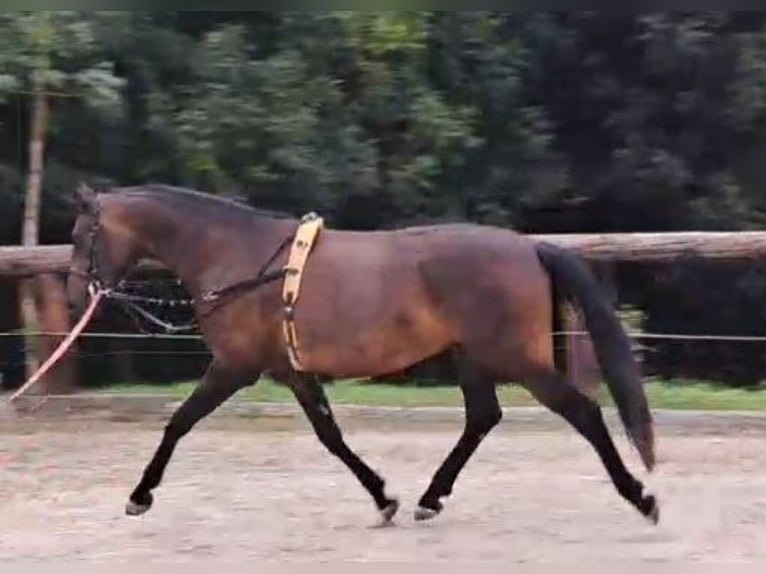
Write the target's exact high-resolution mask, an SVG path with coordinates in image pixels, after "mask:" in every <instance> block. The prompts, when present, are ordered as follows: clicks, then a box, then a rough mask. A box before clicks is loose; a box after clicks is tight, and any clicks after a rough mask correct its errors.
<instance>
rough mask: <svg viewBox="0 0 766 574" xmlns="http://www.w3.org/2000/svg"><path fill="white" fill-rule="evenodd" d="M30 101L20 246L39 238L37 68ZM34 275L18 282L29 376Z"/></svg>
mask: <svg viewBox="0 0 766 574" xmlns="http://www.w3.org/2000/svg"><path fill="white" fill-rule="evenodd" d="M33 91H34V101H33V106H32V119H31V125H30V137H29V172H28V174H27V190H26V196H25V202H24V221H23V226H22V237H21V242H22V245H24V246H35V245H37V244H38V242H39V227H40V195H41V188H42V178H43V162H44V155H45V137H46V132H47V128H48V97H47V95H46V93H45V72H44V70H42V69H38V70H37V71H36V72H35V74H34V77H33ZM34 281H35V280H34V279H25V280H23V281H21V283H20V284H19V294H20V299H21V300H20V304H21V320H22V325H23V328H24V333H25V342H26V344H25V347H26V375H27V377H30V376H31V375H32V374H33V373H34V372H35V370H37V367H38V365H39V359H40V358H39V357H37V356H36V353H35V351H34V349H35V346H36V345H35V344H34V335H31V333H32V332H34V331H36V330H37V327H38V318H37V308H36V306H35V285H34Z"/></svg>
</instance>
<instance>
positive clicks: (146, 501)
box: [125, 360, 260, 516]
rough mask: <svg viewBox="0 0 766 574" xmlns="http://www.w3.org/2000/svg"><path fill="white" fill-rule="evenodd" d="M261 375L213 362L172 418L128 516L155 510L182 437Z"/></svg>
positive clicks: (132, 495) (127, 508)
mask: <svg viewBox="0 0 766 574" xmlns="http://www.w3.org/2000/svg"><path fill="white" fill-rule="evenodd" d="M259 376H260V375H259V374H257V373H256V374H253V373H252V372H248V373H245V372H240V371H237V370H235V369H231V368H227V367H225V366H224V365H222V364H221V363H220V362H218V361H216V360H213V362H212V363H211V364H210V366H209V367H208V369H207V372H206V373H205V376H204V377H203V379H202V381H201V382H200V384H199V385H197V387H196V388H195V389H194V391H192V393H191V394H190V395H189V396H188V397H187V398H186V400H185V401H184V402H183V403H182V404H181V405H180V406H179V407H178V409H177V410H176V412H175V413H173V415H172V416H171V417H170V420H169V421H168V424H167V425H166V426H165V430H164V433H163V435H162V440H161V442H160V444H159V446H158V447H157V450H156V451H155V453H154V456H153V457H152V459H151V461H150V462H149V464H148V465H147V466H146V468H145V470H144V473H143V476H142V477H141V481H140V482H139V483H138V485H137V486H136V488H135V490H133V493H132V494H131V495H130V499H129V500H128V504H127V506H126V507H125V512H126V513H127V514H129V515H132V516H136V515H139V514H143V513H144V512H146V511H147V510H149V509H150V508H151V506H152V501H153V497H152V490H153V489H155V488H156V487H157V486H159V484H160V481H161V480H162V475H163V473H164V472H165V467H167V465H168V462H169V461H170V457H171V455H172V454H173V450H174V449H175V447H176V444H178V441H179V440H180V439H181V437H183V436H184V435H185V434H186V433H188V432H189V431H190V430H191V429H192V427H193V426H194V425H195V424H196V423H197V422H199V421H200V420H201V419H203V418H204V417H206V416H207V415H208V414H210V413H211V412H213V411H214V410H215V409H216V408H217V407H218V406H219V405H221V404H222V403H223V402H225V401H226V400H227V399H228V398H229V397H231V396H232V395H233V394H234V393H236V392H237V391H238V390H239V389H241V388H243V387H246V386H248V385H250V384H253V383H254V382H255V381H257V379H258V377H259Z"/></svg>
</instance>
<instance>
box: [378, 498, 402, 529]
mask: <svg viewBox="0 0 766 574" xmlns="http://www.w3.org/2000/svg"><path fill="white" fill-rule="evenodd" d="M398 511H399V501H398V500H396V499H393V500H391V501H390V502H389V503H388V505H387V506H386V507H385V508H383V509H382V510H381V511H380V519H381V523H382V524H388V523H389V522H391V520H392V519H393V518H394V516H395V515H396V513H397V512H398Z"/></svg>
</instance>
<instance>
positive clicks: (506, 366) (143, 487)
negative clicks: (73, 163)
mask: <svg viewBox="0 0 766 574" xmlns="http://www.w3.org/2000/svg"><path fill="white" fill-rule="evenodd" d="M76 197H77V202H78V205H79V213H78V217H77V221H76V222H75V226H74V229H73V233H72V241H73V244H74V250H73V255H72V261H71V269H70V275H69V280H68V295H69V298H70V303H71V304H72V307H73V309H74V310H75V312H77V311H78V310H79V311H80V312H81V310H82V308H83V306H84V304H85V302H86V300H87V296H88V292H89V289H93V288H100V289H109V288H113V287H114V286H115V285H117V283H118V281H119V280H120V278H122V277H124V276H125V275H126V274H127V273H128V272H129V271H130V270H131V268H133V266H134V265H135V264H136V263H137V262H138V261H139V260H140V259H142V258H151V259H156V260H159V261H160V262H162V263H163V264H164V265H166V266H167V267H168V268H169V269H170V270H172V271H173V272H174V273H175V274H176V275H177V276H178V277H179V279H180V280H181V281H182V282H183V284H184V285H185V287H186V289H187V290H188V291H189V293H190V294H191V296H192V297H193V298H194V299H195V301H196V303H195V313H196V314H197V317H198V320H199V326H200V329H201V332H202V336H203V338H204V341H205V344H206V345H207V346H208V348H209V349H210V351H211V353H212V356H213V358H212V361H211V363H210V365H209V367H208V369H207V372H206V373H205V375H204V378H203V379H202V381H201V382H200V384H199V385H198V386H197V387H196V388H195V390H194V391H193V392H192V393H191V394H190V396H189V397H187V398H186V400H185V401H184V402H183V403H182V405H181V406H180V407H179V408H178V410H177V411H176V412H175V413H174V414H173V415H172V417H171V418H170V420H169V421H168V423H167V425H166V426H165V429H164V432H163V435H162V439H161V441H160V443H159V445H158V447H157V449H156V451H155V453H154V455H153V457H152V458H151V460H150V461H149V463H148V465H147V466H146V468H145V469H144V472H143V475H142V477H141V479H140V481H139V482H138V484H137V485H136V487H135V489H134V490H133V492H132V493H131V495H130V497H129V501H128V503H127V506H126V512H127V513H128V514H130V515H137V514H141V513H144V512H146V511H147V510H149V508H150V507H151V505H152V502H153V497H152V491H153V490H154V489H155V488H156V487H157V486H158V485H159V484H160V481H161V479H162V475H163V472H164V470H165V468H166V466H167V464H168V462H169V460H170V458H171V456H172V453H173V450H174V449H175V447H176V445H177V443H178V441H179V440H180V439H181V438H182V437H183V436H184V435H185V434H186V433H188V432H189V431H190V430H191V429H192V427H193V426H194V425H195V424H196V423H197V422H198V421H200V420H201V419H202V418H203V417H205V416H206V415H208V414H209V413H211V412H212V411H213V410H214V409H216V408H217V407H218V406H219V405H221V404H222V403H223V402H224V401H226V400H227V399H228V398H229V397H231V396H232V395H233V394H234V393H236V392H237V391H238V390H239V389H242V388H243V387H245V386H247V385H251V384H254V383H255V382H256V381H257V380H258V379H259V378H260V376H261V375H268V376H270V377H272V378H273V379H275V380H278V381H281V382H283V383H285V384H286V385H288V386H289V388H290V389H291V390H292V392H293V393H294V395H295V397H296V399H297V401H298V403H299V404H300V405H301V407H302V408H303V410H304V412H305V414H306V416H307V418H308V420H309V421H310V423H311V425H312V427H313V429H314V431H315V432H316V435H317V437H318V439H319V441H321V443H322V444H323V445H324V446H325V447H326V448H327V450H329V451H330V453H332V454H333V455H335V456H336V457H338V458H339V459H340V460H341V461H343V462H344V463H345V464H346V466H347V467H348V468H349V469H350V471H351V472H353V473H354V475H355V476H356V477H357V479H358V480H359V482H360V483H361V484H362V485H363V486H364V488H365V489H366V490H367V491H368V492H369V494H370V495H371V496H372V498H373V500H374V502H375V505H376V506H377V509H378V510H379V511H380V513H381V515H382V516H383V519H384V520H390V519H391V518H392V517H393V516H394V514H395V513H396V511H397V510H398V507H399V503H398V501H397V500H396V498H393V497H389V495H388V494H387V493H386V490H385V481H384V480H383V478H382V477H381V476H380V475H379V474H378V473H377V472H375V471H374V470H372V469H371V468H370V467H369V466H368V465H367V463H365V462H364V461H363V460H362V459H361V458H360V457H359V456H358V455H357V454H356V453H355V452H354V451H353V450H352V449H351V448H350V447H349V446H348V444H347V443H346V442H345V440H344V437H343V435H342V433H341V430H340V429H339V427H338V425H337V424H336V422H335V420H334V418H333V414H332V411H331V409H330V405H329V404H328V401H327V398H326V396H325V394H324V391H323V388H322V386H321V384H320V383H319V382H317V381H318V379H317V377H325V378H341V377H366V376H380V375H385V374H389V373H394V372H398V371H400V370H402V369H405V368H407V367H408V366H410V365H413V364H416V363H418V362H421V361H424V360H427V359H428V358H429V357H434V356H436V355H438V354H440V353H444V352H449V353H452V356H453V357H454V360H455V364H456V368H457V369H458V372H459V374H460V380H459V385H460V388H461V390H462V393H463V397H464V401H465V412H466V418H465V426H464V429H463V432H462V435H461V436H460V438H459V440H458V441H457V444H456V445H455V447H454V448H453V450H452V451H451V452H449V454H448V455H447V456H446V458H445V460H444V461H443V463H442V465H441V466H440V467H439V468H438V469H437V470H436V472H435V474H434V475H433V477H432V480H431V482H430V484H429V486H428V487H427V489H426V490H425V492H424V493H423V494H422V497H421V498H420V500H419V504H418V509H417V510H416V513H415V518H416V519H418V520H423V519H428V518H432V517H434V516H436V515H437V514H439V512H441V510H442V501H441V499H442V498H444V497H446V496H448V495H449V494H451V492H452V488H453V485H454V483H455V480H456V478H457V476H458V474H459V473H460V471H461V470H462V468H463V467H464V465H465V464H466V463H467V461H468V459H469V458H470V457H471V455H472V454H473V452H474V451H475V450H476V448H477V447H478V446H479V444H480V443H481V441H482V440H483V439H484V437H485V436H486V435H487V433H489V432H490V430H491V429H492V428H493V427H494V426H495V425H497V424H498V422H499V421H500V419H501V416H502V411H501V408H500V406H499V404H498V400H497V396H496V392H495V388H496V384H498V383H503V382H511V381H517V382H519V383H520V384H522V385H523V386H524V387H525V388H526V389H528V390H529V391H530V393H531V394H532V395H533V396H534V397H535V398H536V399H537V400H538V401H539V402H540V403H541V404H543V405H545V406H546V407H547V408H549V409H550V410H551V411H553V412H554V413H557V414H558V415H560V416H561V417H563V419H565V420H566V421H568V423H569V424H570V425H571V426H573V427H574V428H575V429H576V430H577V431H578V432H579V433H580V434H581V435H582V436H583V437H584V438H585V439H586V440H587V441H588V442H589V443H590V444H591V445H592V447H593V448H594V449H595V450H596V452H597V454H598V456H599V458H600V459H601V461H602V463H603V465H604V467H605V469H606V471H607V473H608V474H609V476H610V478H611V480H612V482H613V484H614V487H615V488H616V490H617V491H618V492H619V494H620V495H621V496H622V497H624V498H625V499H626V500H627V501H628V502H630V503H631V504H632V505H633V506H634V507H635V508H636V509H638V511H639V512H640V513H641V514H643V515H644V516H645V517H647V518H648V519H650V520H651V521H653V522H655V523H656V522H657V521H658V518H659V509H658V505H657V502H656V500H655V498H654V496H652V495H650V494H645V493H644V486H643V485H642V483H641V482H639V481H638V480H637V479H636V478H635V477H634V476H633V475H632V474H631V473H630V471H629V470H628V469H627V468H626V467H625V464H624V463H623V461H622V459H621V458H620V455H619V453H618V451H617V449H616V447H615V445H614V443H613V442H612V439H611V437H610V435H609V431H608V429H607V427H606V425H605V422H604V419H603V418H602V413H601V409H600V408H599V406H598V405H597V404H596V403H595V402H593V401H592V400H591V399H589V398H588V397H586V396H585V395H583V394H581V393H580V392H578V390H577V389H576V388H575V387H574V386H573V385H572V384H570V383H569V382H568V381H567V380H566V379H565V378H564V376H563V375H562V371H561V369H559V368H557V364H556V360H555V353H554V344H553V336H552V332H553V331H554V329H555V323H556V320H555V318H556V316H557V313H556V309H557V308H558V305H560V304H561V302H562V301H563V300H567V301H571V302H574V303H575V304H576V305H578V306H579V308H580V309H581V310H582V311H583V314H584V317H585V321H586V325H587V328H588V331H589V333H590V335H591V337H592V339H593V341H594V345H595V349H596V354H597V358H598V361H599V365H600V368H601V370H602V372H603V374H604V377H605V380H606V382H607V385H608V388H609V389H610V392H611V394H612V396H613V397H614V400H615V403H616V405H617V408H618V411H619V414H620V417H621V420H622V422H623V425H624V427H625V429H626V431H627V434H628V437H629V438H630V440H631V442H632V444H633V445H634V446H635V447H636V449H637V450H638V452H639V454H640V456H641V459H642V461H643V463H644V465H645V466H646V468H647V469H648V470H649V471H651V470H652V468H653V466H654V463H655V454H654V431H653V423H652V417H651V414H650V411H649V407H648V405H647V400H646V397H645V395H644V390H643V387H642V383H641V379H640V376H639V372H638V369H637V366H636V364H635V362H634V359H633V356H632V353H631V349H630V344H629V340H628V337H627V336H626V333H625V332H624V331H623V329H622V327H621V325H620V322H619V321H618V319H617V317H616V315H615V313H614V311H613V309H612V307H611V306H610V304H609V303H608V299H607V298H606V297H605V295H604V293H603V292H602V290H601V288H600V286H599V284H598V282H597V281H596V279H595V278H594V276H593V275H592V274H591V273H590V271H589V270H588V268H587V267H586V266H585V264H584V263H582V262H581V261H580V260H579V259H577V258H576V257H574V256H573V255H571V254H569V253H568V252H566V251H564V250H562V249H560V248H558V247H555V246H552V245H548V244H544V243H536V242H534V241H532V240H530V239H529V238H527V237H524V236H522V235H520V234H517V233H515V232H513V231H509V230H505V229H500V228H494V227H487V226H480V225H471V224H449V225H433V226H420V227H410V228H402V229H397V230H393V231H375V232H351V231H343V230H336V229H329V228H328V229H324V230H322V231H321V233H320V235H319V238H318V240H317V243H316V245H315V247H314V250H313V252H312V253H311V255H310V257H309V259H308V263H307V266H306V268H305V272H304V275H303V287H302V292H301V298H300V299H299V300H298V303H297V306H296V308H295V310H294V320H295V325H296V328H297V332H298V334H299V338H300V346H299V348H300V350H301V357H302V361H303V364H304V365H305V370H304V371H296V370H295V369H294V368H293V367H292V365H291V363H290V361H289V360H288V358H289V357H288V354H287V351H286V345H285V340H284V337H283V331H282V329H281V325H282V318H283V312H284V307H283V302H282V298H281V287H280V285H281V281H279V280H277V281H273V282H270V283H265V284H262V285H260V286H258V287H253V288H251V289H245V290H243V291H242V292H240V293H238V294H237V295H236V296H233V297H230V298H229V299H228V300H226V301H225V302H223V304H220V305H218V306H217V307H216V308H215V309H214V310H213V311H211V312H203V311H204V307H205V294H206V293H208V292H210V291H211V290H216V289H221V288H226V287H227V286H231V285H236V284H238V283H240V282H242V281H247V280H249V279H251V278H252V277H253V276H254V275H255V274H256V272H257V271H258V270H259V269H262V268H264V265H265V264H266V263H267V262H269V260H270V258H273V263H271V265H272V268H275V269H278V268H279V267H280V266H283V265H284V264H285V261H286V257H287V254H286V252H284V251H282V252H280V246H283V245H284V244H285V241H289V239H290V237H291V236H292V235H293V234H294V233H295V231H296V228H297V227H298V223H299V222H298V220H297V219H294V218H291V217H287V216H286V217H275V216H273V215H271V214H267V213H265V212H261V211H259V210H255V209H252V208H250V207H247V206H244V205H241V204H239V203H236V202H233V201H229V200H225V199H222V198H218V197H214V196H211V195H207V194H203V193H199V192H195V191H192V190H184V189H178V188H173V187H168V186H162V185H146V186H138V187H125V188H115V189H113V190H110V192H109V193H100V194H96V193H95V192H94V191H92V190H90V189H89V188H87V187H81V188H80V189H78V191H77V193H76ZM275 254H276V256H275Z"/></svg>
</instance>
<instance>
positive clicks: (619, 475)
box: [522, 373, 659, 524]
mask: <svg viewBox="0 0 766 574" xmlns="http://www.w3.org/2000/svg"><path fill="white" fill-rule="evenodd" d="M522 384H523V385H524V386H525V387H526V388H527V389H528V390H529V392H530V393H532V395H533V396H534V397H535V398H536V399H537V400H538V401H540V403H542V404H543V405H545V406H546V407H548V408H549V409H550V410H551V411H553V412H554V413H556V414H558V415H559V416H561V417H562V418H564V419H565V420H566V421H567V422H568V423H569V424H570V425H572V426H573V427H574V428H575V429H576V430H577V431H578V432H579V433H580V434H581V435H582V436H584V437H585V439H586V440H587V441H588V442H589V443H590V444H591V445H592V446H593V448H595V450H596V452H597V453H598V456H599V458H600V459H601V462H602V463H603V464H604V467H605V468H606V471H607V472H608V473H609V477H610V478H611V479H612V483H613V484H614V486H615V488H616V489H617V492H619V493H620V495H621V496H622V497H623V498H625V499H626V500H627V501H628V502H630V503H631V504H632V505H633V506H635V507H636V508H637V509H638V510H639V512H641V514H643V515H644V516H645V517H647V518H648V519H650V520H651V521H652V522H654V523H655V524H656V523H657V522H658V521H659V507H658V506H657V501H656V500H655V498H654V496H652V495H644V485H643V484H641V482H639V481H638V480H637V479H636V478H635V477H633V475H632V474H631V473H630V471H628V469H627V468H626V467H625V464H624V463H623V461H622V459H621V458H620V454H619V452H618V451H617V448H616V447H615V445H614V443H613V442H612V438H611V437H610V436H609V430H608V429H607V426H606V423H605V422H604V418H603V416H602V414H601V408H600V407H599V406H598V404H596V403H595V402H594V401H593V400H591V399H590V398H588V397H586V396H585V395H583V394H582V393H580V392H579V391H578V390H577V389H576V388H575V387H574V386H573V385H570V384H569V383H567V381H566V380H564V378H563V377H561V376H560V375H558V374H554V373H551V374H548V375H543V376H539V377H536V378H533V379H530V380H528V381H525V382H523V383H522Z"/></svg>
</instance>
